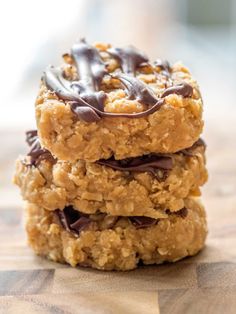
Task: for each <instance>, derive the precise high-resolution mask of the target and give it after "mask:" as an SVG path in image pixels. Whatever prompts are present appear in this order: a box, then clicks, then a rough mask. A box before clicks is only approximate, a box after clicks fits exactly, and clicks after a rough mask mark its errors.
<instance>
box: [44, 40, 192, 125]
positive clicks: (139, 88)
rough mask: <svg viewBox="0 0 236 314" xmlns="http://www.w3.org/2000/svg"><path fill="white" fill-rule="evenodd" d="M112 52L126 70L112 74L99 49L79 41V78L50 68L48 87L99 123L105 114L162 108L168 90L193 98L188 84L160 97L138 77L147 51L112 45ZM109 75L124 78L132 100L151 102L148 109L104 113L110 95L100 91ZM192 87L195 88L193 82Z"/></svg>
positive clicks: (74, 109)
mask: <svg viewBox="0 0 236 314" xmlns="http://www.w3.org/2000/svg"><path fill="white" fill-rule="evenodd" d="M108 53H110V54H111V55H113V57H114V58H116V59H118V61H119V62H120V65H121V68H122V70H123V72H124V73H122V74H120V73H114V74H112V73H111V74H110V73H108V72H107V70H106V67H105V63H104V62H103V61H102V59H101V57H100V54H99V51H98V50H97V49H96V48H94V47H93V46H90V45H88V44H87V43H86V41H85V40H81V41H80V42H78V43H76V44H75V45H74V46H73V47H72V50H71V56H72V58H73V59H74V62H75V65H76V68H77V72H78V74H79V80H75V81H70V80H67V79H66V78H65V77H64V74H63V72H62V70H61V69H59V68H54V67H50V68H48V69H46V71H45V73H44V77H43V80H44V82H45V84H46V86H47V88H48V89H50V90H51V91H53V92H55V93H56V94H57V95H58V97H60V98H61V99H63V100H65V101H69V103H70V105H71V110H72V112H74V114H75V115H76V116H77V117H78V118H79V119H81V120H82V121H85V122H96V121H99V120H100V119H101V118H102V117H113V118H114V117H123V118H124V117H125V118H141V117H145V116H147V115H149V114H151V113H153V112H155V111H156V110H158V109H160V107H161V106H162V105H163V104H164V99H163V98H164V97H165V96H164V95H165V93H168V95H169V94H170V93H176V94H178V95H182V96H183V97H189V95H190V94H191V93H190V92H189V93H186V87H185V88H183V84H180V85H177V86H174V87H175V88H174V87H172V89H171V90H169V89H167V90H166V91H165V92H164V93H163V94H162V96H161V97H160V98H158V97H157V96H156V95H155V94H154V92H153V91H152V90H151V88H149V86H148V85H147V84H145V83H144V82H142V81H141V80H139V79H138V78H136V77H135V73H136V70H137V68H138V67H140V66H141V65H142V64H145V63H147V61H148V58H147V57H146V56H145V55H144V54H143V53H141V52H140V51H138V50H137V49H135V48H133V47H127V48H123V49H122V48H111V49H108ZM166 69H167V67H165V70H166ZM106 74H107V75H111V76H113V77H114V78H117V79H118V80H120V82H121V84H122V85H123V86H124V88H125V90H126V93H127V95H128V98H129V99H136V100H137V101H139V102H141V103H143V104H145V105H147V106H148V109H147V110H145V111H143V112H139V113H131V114H126V113H111V112H104V102H105V99H106V97H107V94H106V93H105V92H104V91H101V90H100V85H101V82H102V79H103V77H104V76H105V75H106ZM185 85H186V84H185ZM190 89H192V87H191V86H190V85H189V90H190Z"/></svg>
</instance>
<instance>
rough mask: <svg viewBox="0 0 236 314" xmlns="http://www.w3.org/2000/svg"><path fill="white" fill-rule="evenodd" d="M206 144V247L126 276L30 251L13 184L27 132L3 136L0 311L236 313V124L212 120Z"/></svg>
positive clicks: (0, 141)
mask: <svg viewBox="0 0 236 314" xmlns="http://www.w3.org/2000/svg"><path fill="white" fill-rule="evenodd" d="M212 121H213V120H212ZM229 131H230V132H229ZM205 139H206V140H207V143H208V167H209V172H210V180H209V183H208V185H207V186H206V187H205V188H204V193H203V195H204V203H205V205H206V208H207V211H208V221H209V236H208V240H207V246H206V248H205V249H204V250H203V251H202V252H201V253H200V254H199V255H198V256H196V257H193V258H188V259H185V260H183V261H181V262H178V263H176V264H166V265H162V266H150V267H141V268H140V269H137V270H135V271H131V272H126V273H121V272H101V271H96V270H90V269H82V268H78V269H73V268H70V267H68V266H65V265H60V264H56V263H52V262H49V261H47V260H45V259H42V258H39V257H36V256H35V255H34V254H33V253H32V252H31V250H30V249H29V248H28V247H27V245H26V239H25V234H24V228H23V215H22V209H21V206H22V202H21V201H20V198H19V195H18V194H19V193H18V191H17V189H16V188H14V187H13V186H12V185H11V183H10V177H11V174H12V171H13V160H14V159H15V158H16V156H17V154H18V153H19V152H20V151H21V152H23V150H24V149H23V147H24V144H23V132H10V133H6V132H2V133H0V144H1V152H0V184H1V189H0V313H4V314H8V313H14V314H15V313H17V314H18V313H24V314H27V313H30V314H34V313H58V314H59V313H119V314H120V313H135V314H138V313H150V314H152V313H159V311H160V312H161V313H171V314H173V313H181V314H182V313H214V314H215V313H219V314H220V313H225V314H228V313H236V140H235V139H236V126H235V125H234V122H233V119H232V122H230V121H229V120H226V121H224V123H222V125H220V124H218V122H217V123H216V122H214V123H213V122H212V123H208V124H207V128H206V134H205ZM3 148H4V149H3Z"/></svg>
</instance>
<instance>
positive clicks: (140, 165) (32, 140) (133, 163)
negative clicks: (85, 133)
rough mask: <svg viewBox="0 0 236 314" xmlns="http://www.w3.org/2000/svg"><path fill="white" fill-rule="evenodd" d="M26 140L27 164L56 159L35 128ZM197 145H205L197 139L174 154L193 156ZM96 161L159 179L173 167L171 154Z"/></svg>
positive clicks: (27, 133) (37, 163)
mask: <svg viewBox="0 0 236 314" xmlns="http://www.w3.org/2000/svg"><path fill="white" fill-rule="evenodd" d="M26 141H27V143H28V145H29V146H30V152H29V153H28V156H30V157H31V162H30V164H29V165H34V166H37V165H39V163H40V162H41V161H42V160H49V161H51V162H52V163H56V161H57V160H56V159H55V158H54V157H53V156H52V154H51V153H50V152H49V151H48V150H47V149H44V148H42V147H41V145H40V142H39V139H38V134H37V131H36V130H32V131H28V132H26ZM198 146H203V147H205V142H204V141H203V140H202V139H199V140H198V141H197V142H195V143H194V144H193V145H192V146H191V147H189V148H186V149H183V150H181V151H179V152H177V153H176V154H184V155H186V156H194V152H193V150H194V149H195V148H197V147H198ZM96 163H97V164H99V165H102V166H106V167H110V168H112V169H114V170H119V171H129V172H149V173H151V174H152V175H153V176H154V177H156V178H157V179H158V180H160V181H161V180H165V179H166V178H167V177H168V175H169V172H170V171H171V170H172V168H173V159H172V154H155V153H152V154H148V155H143V156H139V157H131V158H126V159H121V160H116V159H114V157H111V158H109V159H100V160H98V161H96Z"/></svg>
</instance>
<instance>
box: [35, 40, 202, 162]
mask: <svg viewBox="0 0 236 314" xmlns="http://www.w3.org/2000/svg"><path fill="white" fill-rule="evenodd" d="M36 120H37V126H38V131H39V136H40V141H41V143H42V145H43V147H45V148H46V149H48V150H49V151H51V153H52V154H53V155H54V156H56V157H57V158H58V159H62V160H67V161H70V162H74V161H76V160H79V159H82V160H87V161H90V162H95V161H97V160H100V159H109V158H111V157H112V156H113V157H114V158H115V159H116V160H118V159H125V158H129V157H137V156H142V155H144V154H150V153H174V152H177V151H179V150H181V149H184V148H186V147H190V146H192V145H193V143H194V142H196V141H197V139H198V138H199V135H200V133H201V132H202V127H203V121H202V99H201V95H200V92H199V88H198V85H197V83H196V81H195V80H194V79H193V78H192V76H191V74H190V73H189V71H188V69H187V68H186V67H184V66H183V65H182V64H180V63H176V64H174V65H172V66H170V65H169V64H168V63H167V62H163V61H160V60H156V61H155V62H151V61H149V59H148V57H147V56H146V55H144V54H143V53H142V52H140V51H139V50H137V49H135V48H134V47H126V48H114V47H111V46H109V45H105V44H97V45H95V46H91V45H89V44H87V43H86V41H84V40H82V41H80V42H78V43H76V44H75V45H73V47H72V49H71V52H70V53H69V54H65V55H64V64H63V65H62V66H61V67H58V68H55V67H49V68H47V69H46V71H45V73H44V75H43V79H42V84H41V87H40V91H39V94H38V97H37V100H36Z"/></svg>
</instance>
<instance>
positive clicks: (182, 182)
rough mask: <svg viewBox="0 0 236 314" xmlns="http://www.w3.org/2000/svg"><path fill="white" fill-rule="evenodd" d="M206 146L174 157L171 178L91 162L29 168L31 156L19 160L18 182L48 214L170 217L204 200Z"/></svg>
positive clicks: (44, 162)
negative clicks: (69, 209) (191, 201)
mask: <svg viewBox="0 0 236 314" xmlns="http://www.w3.org/2000/svg"><path fill="white" fill-rule="evenodd" d="M204 152H205V147H204V145H199V146H198V145H196V146H193V148H192V149H190V150H188V151H187V150H186V151H182V152H179V153H175V154H172V155H171V158H172V163H173V168H172V169H171V170H169V171H168V172H167V173H165V172H163V170H161V169H160V170H156V171H157V173H160V175H163V174H164V175H166V178H165V177H164V178H163V179H160V178H158V177H157V176H155V175H153V174H152V173H150V172H132V171H120V170H114V169H112V168H110V167H108V166H104V165H100V164H97V163H90V162H85V161H77V162H75V163H70V162H66V161H57V162H56V163H55V162H53V160H52V159H51V158H49V159H48V160H41V161H40V163H39V164H37V166H34V165H29V164H30V157H29V156H26V157H23V158H20V159H18V161H17V163H16V173H15V178H14V181H15V183H16V184H17V185H18V186H19V187H20V189H21V194H22V196H23V198H24V199H25V200H27V201H29V202H31V203H35V204H37V205H38V206H41V207H44V208H46V209H48V210H55V209H57V208H59V209H63V208H64V207H65V206H69V205H72V206H73V207H74V208H76V209H77V210H80V211H81V212H84V213H95V212H96V211H98V210H99V211H101V212H104V213H107V214H111V215H122V216H130V215H136V216H148V217H153V218H160V217H161V218H164V217H166V213H165V210H166V209H169V210H170V211H177V210H179V209H181V208H182V207H183V206H184V199H185V198H186V197H188V196H191V195H192V196H199V195H200V190H199V187H200V186H201V185H203V184H204V183H205V182H206V180H207V170H206V168H205V154H204Z"/></svg>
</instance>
